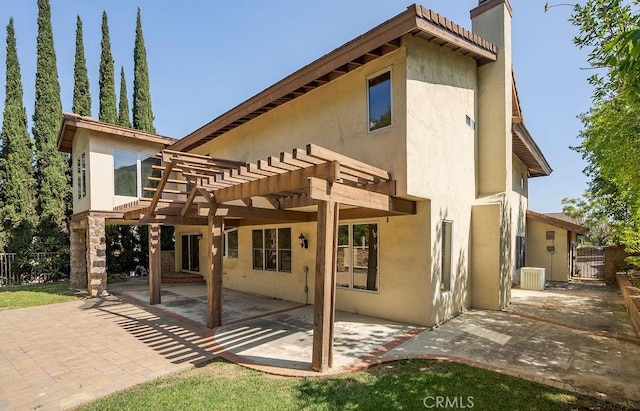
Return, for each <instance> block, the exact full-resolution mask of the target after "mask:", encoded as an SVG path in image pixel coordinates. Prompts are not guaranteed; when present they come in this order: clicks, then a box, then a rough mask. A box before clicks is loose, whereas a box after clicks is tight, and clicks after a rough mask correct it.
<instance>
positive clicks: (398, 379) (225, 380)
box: [82, 360, 625, 410]
mask: <svg viewBox="0 0 640 411" xmlns="http://www.w3.org/2000/svg"><path fill="white" fill-rule="evenodd" d="M439 396H440V397H443V398H442V399H441V401H442V403H441V404H443V405H446V401H447V399H446V398H448V400H449V401H450V403H449V405H453V404H452V403H453V402H455V401H457V405H458V409H461V408H462V409H464V408H467V409H471V408H474V409H477V410H622V409H625V408H623V407H620V406H617V405H614V404H611V403H607V402H604V401H601V400H597V399H593V398H590V397H585V396H580V395H577V394H573V393H569V392H565V391H561V390H558V389H555V388H551V387H548V386H544V385H541V384H536V383H532V382H530V381H525V380H522V379H519V378H514V377H509V376H506V375H503V374H499V373H494V372H490V371H485V370H481V369H477V368H473V367H469V366H466V365H461V364H456V363H449V362H444V361H427V360H411V361H400V362H394V363H389V364H385V365H381V366H378V367H374V368H371V369H370V370H368V371H364V372H359V373H356V374H349V375H346V376H340V377H332V378H282V377H274V376H269V375H267V374H263V373H259V372H256V371H252V370H247V369H245V368H242V367H240V366H237V365H234V364H230V363H227V362H225V361H223V360H214V361H213V362H211V363H210V364H208V365H207V366H205V367H201V368H195V369H190V370H187V371H185V372H182V373H178V374H174V375H171V376H168V377H163V378H159V379H157V380H154V381H151V382H148V383H144V384H140V385H137V386H135V387H132V388H130V389H128V390H125V391H122V392H119V393H116V394H113V395H111V396H108V397H105V398H103V399H100V400H98V401H96V402H93V403H91V404H89V405H87V406H86V407H84V408H82V409H83V410H299V409H308V410H355V409H359V410H419V409H423V410H424V409H428V408H427V407H426V406H428V407H429V408H432V409H437V408H436V407H435V405H437V404H436V401H438V399H437V398H438V397H439ZM425 405H426V406H425ZM472 405H473V407H472ZM442 408H444V407H440V409H442ZM452 408H455V407H449V409H452Z"/></svg>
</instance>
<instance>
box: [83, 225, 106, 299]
mask: <svg viewBox="0 0 640 411" xmlns="http://www.w3.org/2000/svg"><path fill="white" fill-rule="evenodd" d="M104 226H105V221H104V217H93V216H89V217H87V268H88V272H89V275H88V279H89V284H88V285H89V295H91V296H92V297H99V296H103V295H106V294H107V239H106V238H105V230H104Z"/></svg>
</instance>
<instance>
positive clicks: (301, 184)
mask: <svg viewBox="0 0 640 411" xmlns="http://www.w3.org/2000/svg"><path fill="white" fill-rule="evenodd" d="M283 171H284V170H283ZM310 177H315V178H318V179H322V180H328V181H335V180H337V179H339V178H340V163H339V162H337V161H333V162H329V163H322V164H318V165H315V166H312V167H307V168H301V169H298V170H294V171H289V172H284V173H283V174H277V175H273V176H269V177H265V178H262V179H259V180H255V181H248V182H246V183H240V184H236V185H234V186H231V187H226V188H220V189H217V190H214V191H213V192H214V195H215V201H216V203H217V204H221V203H226V202H228V201H234V200H241V199H243V198H247V197H262V196H268V195H270V194H274V193H280V192H285V191H295V190H304V189H306V187H307V186H308V182H307V179H309V178H310Z"/></svg>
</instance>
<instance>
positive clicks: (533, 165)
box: [512, 121, 553, 177]
mask: <svg viewBox="0 0 640 411" xmlns="http://www.w3.org/2000/svg"><path fill="white" fill-rule="evenodd" d="M512 134H513V136H514V138H515V139H517V141H516V142H515V143H516V144H514V147H513V152H514V154H515V155H516V156H517V157H518V158H519V159H520V161H522V162H523V163H524V164H525V165H526V166H527V169H528V171H529V177H545V176H549V175H551V173H552V172H553V169H552V168H551V166H550V165H549V162H548V161H547V159H546V158H545V156H544V154H543V153H542V150H540V147H538V145H537V144H536V142H535V140H534V139H533V137H532V136H531V134H530V133H529V130H527V127H526V126H525V125H524V122H522V121H518V122H516V123H514V124H513V126H512ZM518 142H519V143H520V144H517V143H518Z"/></svg>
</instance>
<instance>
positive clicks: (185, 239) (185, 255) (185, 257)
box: [182, 235, 189, 271]
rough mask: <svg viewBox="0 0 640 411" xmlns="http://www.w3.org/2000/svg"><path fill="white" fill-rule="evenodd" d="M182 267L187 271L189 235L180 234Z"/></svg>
mask: <svg viewBox="0 0 640 411" xmlns="http://www.w3.org/2000/svg"><path fill="white" fill-rule="evenodd" d="M182 269H183V270H186V271H189V236H188V235H183V236H182Z"/></svg>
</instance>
